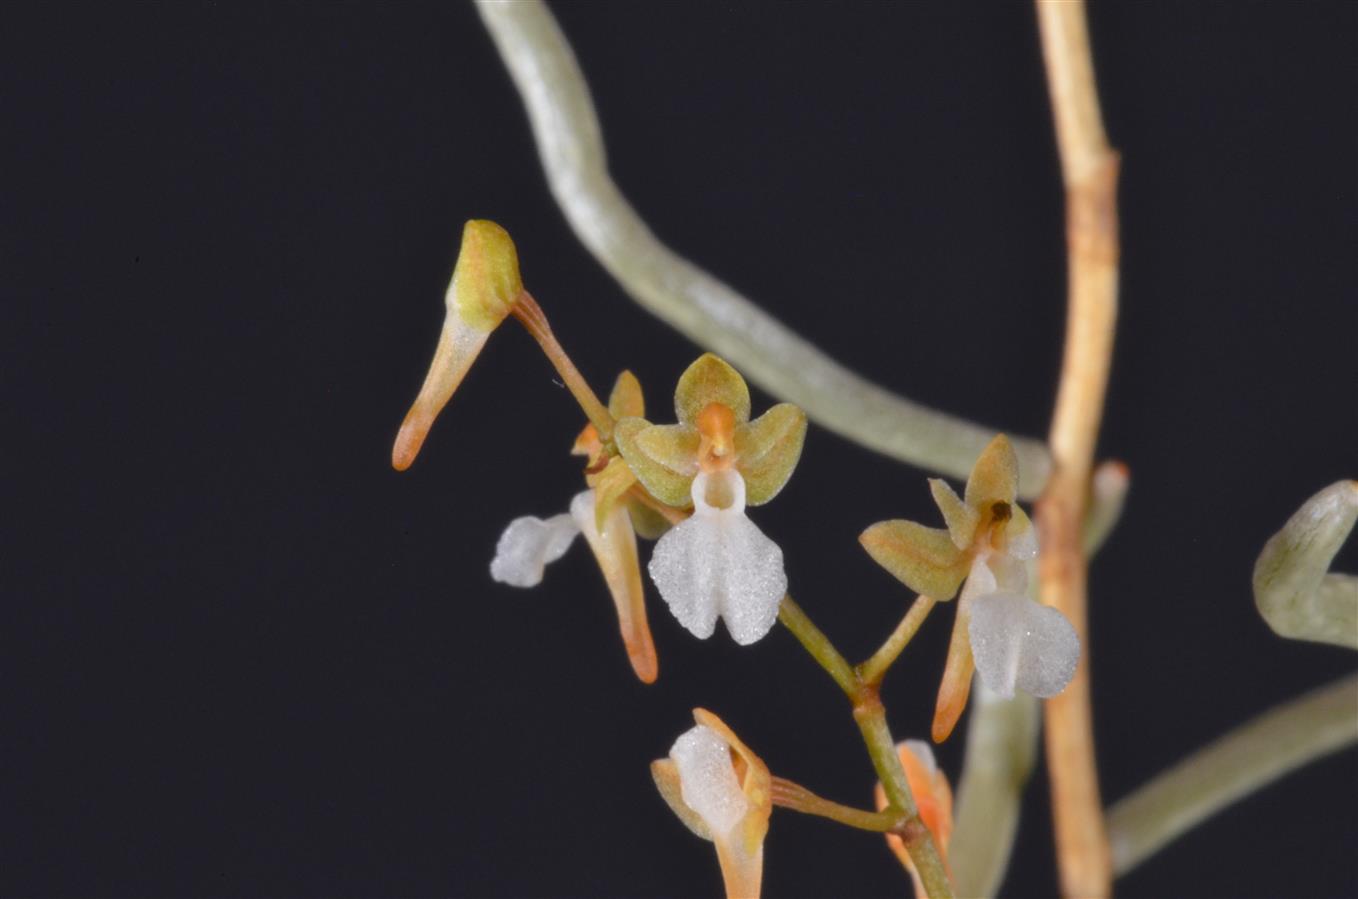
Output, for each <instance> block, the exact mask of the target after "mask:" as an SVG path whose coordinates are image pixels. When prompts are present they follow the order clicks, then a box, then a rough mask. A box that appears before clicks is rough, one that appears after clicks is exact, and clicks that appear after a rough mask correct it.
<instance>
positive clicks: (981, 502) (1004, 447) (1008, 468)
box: [966, 434, 1018, 512]
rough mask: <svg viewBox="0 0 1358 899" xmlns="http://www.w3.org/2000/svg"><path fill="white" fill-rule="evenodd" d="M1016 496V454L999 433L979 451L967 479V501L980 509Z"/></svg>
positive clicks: (1007, 439) (1009, 500)
mask: <svg viewBox="0 0 1358 899" xmlns="http://www.w3.org/2000/svg"><path fill="white" fill-rule="evenodd" d="M1017 497H1018V457H1017V456H1015V455H1014V447H1013V446H1012V445H1011V444H1010V443H1009V438H1008V437H1006V436H1004V435H1003V434H997V435H995V439H994V440H992V441H990V444H989V445H988V446H987V447H986V448H985V449H984V450H982V451H981V455H980V457H979V458H978V459H977V460H976V464H975V465H973V466H972V468H971V477H970V478H968V479H967V492H966V498H967V505H968V506H971V507H972V508H973V509H975V510H976V511H978V512H983V511H985V509H986V508H987V507H988V506H990V505H992V504H993V503H1009V504H1011V505H1012V504H1013V502H1014V500H1015V499H1017Z"/></svg>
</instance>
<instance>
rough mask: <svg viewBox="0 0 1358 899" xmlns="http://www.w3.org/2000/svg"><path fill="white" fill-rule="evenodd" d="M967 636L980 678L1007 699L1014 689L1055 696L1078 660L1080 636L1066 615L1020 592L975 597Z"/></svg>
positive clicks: (1068, 679)
mask: <svg viewBox="0 0 1358 899" xmlns="http://www.w3.org/2000/svg"><path fill="white" fill-rule="evenodd" d="M967 636H968V637H969V639H970V640H971V652H972V655H973V656H974V657H975V659H976V671H977V673H978V674H979V675H980V678H981V683H983V684H984V685H985V687H986V689H987V690H989V691H990V692H992V693H994V694H995V695H996V696H998V697H1000V698H1004V699H1008V698H1010V697H1012V696H1013V695H1014V691H1015V689H1018V690H1022V691H1023V692H1025V693H1030V694H1032V695H1033V696H1037V697H1040V698H1042V699H1047V698H1050V697H1052V696H1055V695H1056V694H1058V693H1060V692H1061V691H1062V690H1064V689H1065V688H1066V685H1067V684H1068V683H1070V679H1071V678H1072V677H1074V676H1075V666H1076V665H1077V664H1078V663H1079V661H1080V638H1079V636H1078V635H1077V634H1076V633H1075V628H1074V627H1072V626H1071V624H1070V622H1069V621H1067V620H1066V617H1065V616H1064V615H1062V614H1061V613H1060V612H1058V611H1057V610H1056V609H1053V608H1052V607H1051V606H1044V605H1042V604H1041V603H1037V602H1034V601H1033V600H1031V599H1029V598H1027V597H1026V596H1019V595H1018V594H1016V593H1004V592H999V593H990V594H988V595H985V596H979V597H977V598H976V599H975V600H973V601H972V604H971V621H970V623H969V624H968V633H967Z"/></svg>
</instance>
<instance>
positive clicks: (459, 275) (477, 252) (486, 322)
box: [447, 219, 523, 331]
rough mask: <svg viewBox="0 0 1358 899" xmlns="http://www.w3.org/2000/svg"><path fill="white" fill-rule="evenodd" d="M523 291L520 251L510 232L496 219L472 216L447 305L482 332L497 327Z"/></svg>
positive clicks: (464, 235) (459, 254)
mask: <svg viewBox="0 0 1358 899" xmlns="http://www.w3.org/2000/svg"><path fill="white" fill-rule="evenodd" d="M522 294H523V279H522V278H521V277H520V276H519V254H518V251H517V250H515V249H514V241H513V240H511V239H510V237H509V233H508V232H507V231H505V229H504V228H501V227H500V226H499V225H497V224H495V223H494V222H488V221H485V220H483V219H472V220H471V221H469V222H467V225H466V227H464V228H463V229H462V248H461V249H460V250H459V251H458V254H457V265H456V267H454V269H453V280H452V283H451V284H449V285H448V297H447V304H448V306H449V308H450V309H452V310H454V311H455V312H456V314H457V316H458V317H459V318H461V319H462V320H463V321H464V322H466V323H467V324H469V325H471V326H472V327H473V328H476V329H477V330H479V331H490V330H493V329H494V328H495V327H496V326H498V325H499V324H500V322H502V321H504V320H505V316H507V315H509V312H510V310H511V309H512V308H513V307H514V304H515V303H517V302H518V301H519V296H520V295H522Z"/></svg>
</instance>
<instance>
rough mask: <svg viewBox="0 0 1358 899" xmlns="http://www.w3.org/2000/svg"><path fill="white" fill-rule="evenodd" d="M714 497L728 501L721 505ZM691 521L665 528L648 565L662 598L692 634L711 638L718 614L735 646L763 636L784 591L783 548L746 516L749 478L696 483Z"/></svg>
mask: <svg viewBox="0 0 1358 899" xmlns="http://www.w3.org/2000/svg"><path fill="white" fill-rule="evenodd" d="M709 487H710V488H711V493H712V494H713V495H714V496H715V495H721V496H724V497H725V498H726V505H725V506H723V507H721V508H718V507H716V506H713V505H711V504H709V502H708V495H709ZM692 495H693V505H694V512H693V515H692V517H690V518H689V519H688V520H687V521H684V522H682V523H681V524H679V525H677V526H676V527H674V528H671V529H670V530H669V531H667V532H666V533H665V534H664V536H662V537H661V538H660V540H659V542H657V543H656V545H655V550H654V551H653V552H652V553H651V561H650V564H649V565H648V566H647V569H648V570H649V571H650V574H651V580H653V581H655V585H656V587H657V588H659V590H660V596H661V598H663V599H664V600H665V602H666V604H668V605H669V607H670V611H671V612H672V613H674V617H675V618H677V619H678V620H679V623H680V624H682V625H683V626H684V627H685V628H687V629H688V630H689V631H690V632H691V633H692V634H694V635H695V636H697V637H699V638H701V639H706V638H708V637H710V636H712V632H713V631H714V630H715V628H716V622H717V618H718V616H720V617H721V618H722V619H724V620H725V621H726V628H727V630H729V631H730V632H731V636H732V637H733V638H734V639H735V641H736V642H737V643H740V644H741V645H748V644H750V643H753V642H755V641H756V640H759V639H760V638H762V637H763V636H764V635H765V634H767V633H768V632H769V630H770V629H771V628H772V627H773V624H774V622H775V621H777V620H778V607H779V605H780V604H781V603H782V600H783V595H784V594H785V593H786V592H787V574H786V573H785V572H784V570H783V551H782V550H781V549H779V548H778V544H776V543H774V542H773V541H772V540H770V539H769V538H768V537H767V536H765V535H764V532H763V531H761V530H759V528H758V527H756V526H755V524H754V522H752V521H750V520H749V519H748V518H746V517H745V481H744V479H743V478H742V477H741V476H740V475H739V473H737V472H734V471H725V472H717V473H715V474H712V475H708V474H706V473H704V474H699V475H698V476H697V477H696V478H694V479H693V487H692Z"/></svg>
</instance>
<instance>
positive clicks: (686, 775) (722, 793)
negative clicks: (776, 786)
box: [670, 724, 750, 836]
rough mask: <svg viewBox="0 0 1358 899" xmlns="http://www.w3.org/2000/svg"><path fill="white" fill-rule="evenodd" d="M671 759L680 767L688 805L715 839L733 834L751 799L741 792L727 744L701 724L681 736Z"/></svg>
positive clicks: (682, 787) (681, 790)
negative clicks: (732, 831)
mask: <svg viewBox="0 0 1358 899" xmlns="http://www.w3.org/2000/svg"><path fill="white" fill-rule="evenodd" d="M670 758H672V759H674V764H675V765H676V766H677V767H678V768H679V791H680V795H681V796H682V797H683V800H684V805H687V806H688V807H689V808H691V809H693V810H694V811H695V812H697V813H698V816H699V817H700V818H702V819H703V822H704V823H706V824H707V826H708V828H709V829H710V830H711V831H712V834H713V835H714V836H725V835H726V834H728V833H730V831H731V829H732V828H733V827H735V826H736V825H737V824H738V823H740V819H741V818H743V817H745V814H746V813H747V812H748V811H749V810H750V800H749V799H748V798H746V796H745V793H744V792H743V791H742V790H741V789H740V780H739V779H738V778H737V777H736V769H735V766H734V765H733V764H731V748H730V747H729V746H727V745H726V741H725V740H723V739H722V738H721V736H720V735H719V734H718V733H717V732H716V731H714V730H712V728H710V727H706V726H704V725H702V724H699V725H698V726H696V727H694V728H693V729H692V730H688V731H685V732H684V733H682V734H680V735H679V739H677V740H675V741H674V746H672V747H671V748H670Z"/></svg>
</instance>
